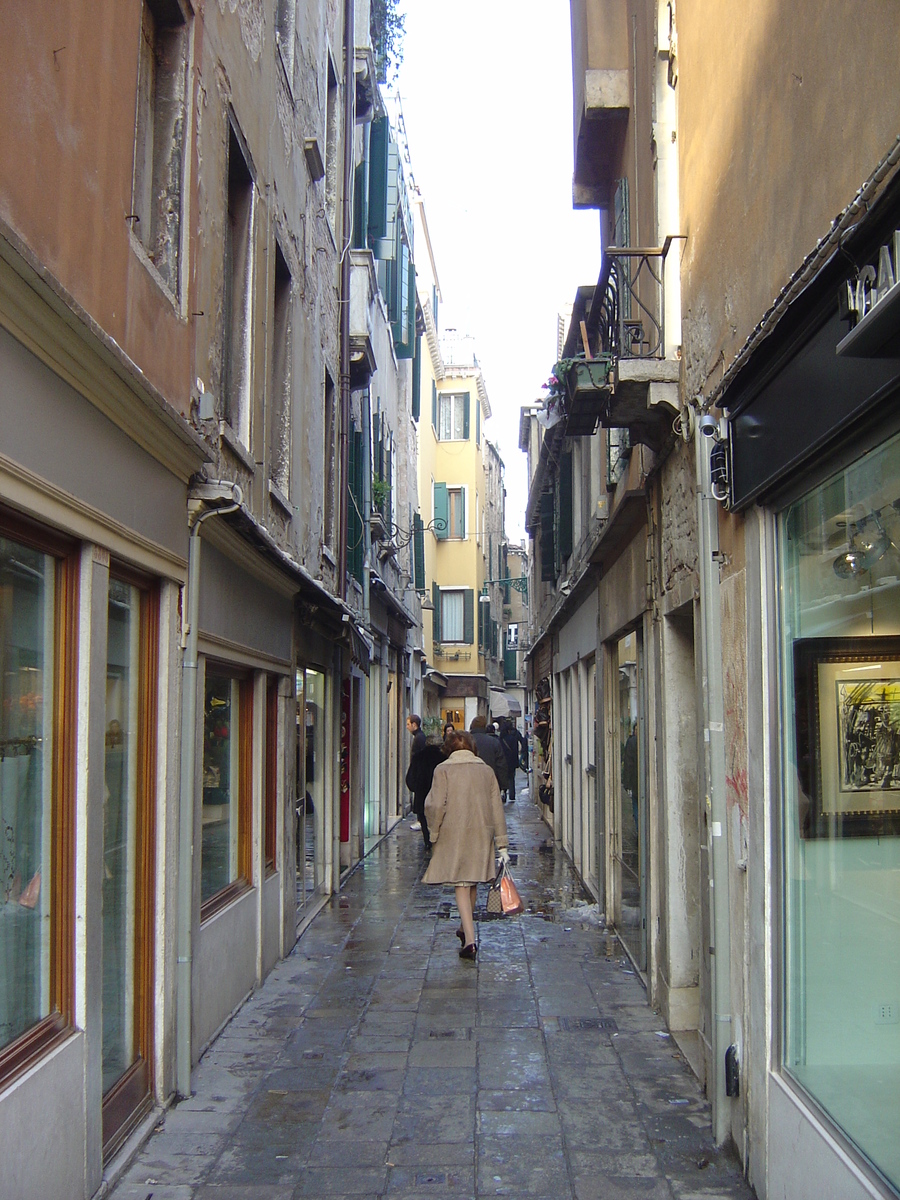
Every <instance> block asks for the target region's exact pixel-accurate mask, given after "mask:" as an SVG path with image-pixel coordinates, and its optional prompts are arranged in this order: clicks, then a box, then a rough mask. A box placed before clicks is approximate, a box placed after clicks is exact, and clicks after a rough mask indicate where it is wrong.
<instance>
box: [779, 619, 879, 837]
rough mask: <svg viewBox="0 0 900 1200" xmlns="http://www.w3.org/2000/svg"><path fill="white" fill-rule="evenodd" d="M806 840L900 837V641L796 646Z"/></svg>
mask: <svg viewBox="0 0 900 1200" xmlns="http://www.w3.org/2000/svg"><path fill="white" fill-rule="evenodd" d="M794 720H795V733H796V746H797V776H798V781H799V784H800V793H799V802H800V811H799V821H800V835H801V837H804V838H837V837H882V836H896V835H898V834H900V637H839V638H801V639H799V640H798V641H796V642H794Z"/></svg>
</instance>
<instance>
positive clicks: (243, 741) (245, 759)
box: [200, 659, 253, 925]
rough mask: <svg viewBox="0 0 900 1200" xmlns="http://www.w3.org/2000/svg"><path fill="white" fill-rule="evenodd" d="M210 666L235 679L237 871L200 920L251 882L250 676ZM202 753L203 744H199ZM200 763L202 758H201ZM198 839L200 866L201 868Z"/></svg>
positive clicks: (224, 665) (213, 663)
mask: <svg viewBox="0 0 900 1200" xmlns="http://www.w3.org/2000/svg"><path fill="white" fill-rule="evenodd" d="M210 666H212V667H213V669H214V673H216V674H220V675H227V676H228V677H229V678H230V679H236V680H237V681H238V705H239V707H240V712H239V714H238V806H237V808H238V831H237V838H238V856H237V858H238V873H237V878H236V879H233V880H232V881H231V882H230V883H227V884H226V885H225V887H223V888H221V889H220V890H219V891H218V892H216V893H214V895H212V896H210V897H209V899H208V900H205V901H204V902H203V903H202V904H201V905H200V924H201V925H202V924H203V922H204V921H208V920H209V919H210V917H214V916H215V915H216V913H218V912H221V911H222V909H223V908H226V907H227V906H228V905H229V904H230V903H231V902H232V900H235V899H236V898H237V897H238V896H241V895H243V894H244V892H247V891H249V890H250V889H251V888H252V886H253V846H252V815H253V807H252V806H253V677H252V675H250V674H248V673H247V672H246V671H241V670H239V669H237V668H235V667H233V666H232V665H231V664H230V663H227V662H220V661H219V660H218V659H213V660H210V659H207V661H206V671H205V672H204V679H205V675H206V672H208V671H209V668H210ZM201 755H202V748H201ZM201 767H202V760H201ZM202 855H203V849H202V839H201V851H200V860H201V869H202Z"/></svg>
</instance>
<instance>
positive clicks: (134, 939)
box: [101, 576, 159, 1158]
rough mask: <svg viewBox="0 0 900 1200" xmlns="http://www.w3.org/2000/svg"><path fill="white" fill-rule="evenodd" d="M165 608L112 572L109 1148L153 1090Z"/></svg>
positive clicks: (106, 906) (107, 835) (107, 761)
mask: <svg viewBox="0 0 900 1200" xmlns="http://www.w3.org/2000/svg"><path fill="white" fill-rule="evenodd" d="M158 645H159V616H158V603H157V599H156V594H155V592H153V591H151V590H150V589H148V588H147V587H145V586H140V585H138V584H136V583H134V582H131V581H128V580H127V579H124V578H116V577H115V576H111V577H110V581H109V597H108V621H107V649H106V720H105V755H104V784H105V787H104V803H103V879H102V888H103V924H102V962H103V966H102V977H103V1004H102V1010H101V1011H102V1016H101V1021H102V1047H103V1051H102V1070H103V1094H104V1103H103V1149H104V1156H105V1157H106V1158H108V1157H109V1156H110V1154H112V1153H114V1152H115V1150H116V1149H117V1148H118V1146H119V1145H121V1141H122V1136H123V1134H125V1133H127V1132H128V1130H130V1128H131V1124H130V1118H131V1116H132V1114H133V1113H134V1112H135V1110H136V1109H137V1107H138V1106H139V1105H140V1103H141V1102H142V1100H143V1099H144V1098H145V1097H146V1096H147V1095H148V1094H149V1090H150V1079H149V1070H148V1062H149V1058H150V1018H151V1010H152V1003H151V975H152V946H153V878H154V874H153V861H154V855H153V829H154V820H153V815H154V797H155V790H156V789H155V777H156V776H155V761H156V687H157V677H158V676H157V650H158Z"/></svg>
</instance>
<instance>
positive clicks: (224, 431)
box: [219, 421, 256, 475]
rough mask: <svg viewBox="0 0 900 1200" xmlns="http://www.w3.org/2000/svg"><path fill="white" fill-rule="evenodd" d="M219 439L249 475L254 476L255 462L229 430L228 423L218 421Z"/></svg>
mask: <svg viewBox="0 0 900 1200" xmlns="http://www.w3.org/2000/svg"><path fill="white" fill-rule="evenodd" d="M219 438H220V439H221V440H222V441H223V442H224V443H225V445H226V446H227V447H228V449H229V450H230V451H231V453H232V454H233V455H234V456H235V458H237V459H238V460H239V461H240V462H241V464H242V465H243V466H245V467H246V468H247V470H248V471H250V472H251V474H253V475H255V474H256V462H255V460H254V458H253V455H252V454H251V453H250V451H249V450H248V449H247V447H246V446H245V445H244V443H243V442H242V441H241V439H240V438H239V437H238V435H237V434H236V433H235V432H234V430H233V429H232V428H231V425H230V424H229V423H228V421H219Z"/></svg>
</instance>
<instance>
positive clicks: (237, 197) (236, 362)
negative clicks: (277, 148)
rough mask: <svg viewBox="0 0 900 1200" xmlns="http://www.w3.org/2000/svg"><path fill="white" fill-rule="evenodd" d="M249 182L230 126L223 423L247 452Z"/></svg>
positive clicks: (250, 319) (250, 313)
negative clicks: (225, 423)
mask: <svg viewBox="0 0 900 1200" xmlns="http://www.w3.org/2000/svg"><path fill="white" fill-rule="evenodd" d="M253 258H254V255H253V176H252V175H251V173H250V168H249V167H248V166H247V159H246V157H245V155H244V152H243V150H242V148H241V143H240V141H239V140H238V136H237V134H236V133H235V130H234V126H233V125H231V124H229V138H228V213H227V219H226V221H225V305H224V309H225V312H224V317H225V329H224V350H225V353H224V356H223V358H224V366H225V387H224V389H223V390H224V396H225V418H226V420H227V421H228V424H229V425H230V426H231V430H232V432H233V433H234V435H235V436H236V437H237V438H238V440H239V441H240V443H241V444H242V446H244V448H245V449H247V450H249V449H250V411H251V391H250V378H251V373H250V372H251V356H252V347H253Z"/></svg>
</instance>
